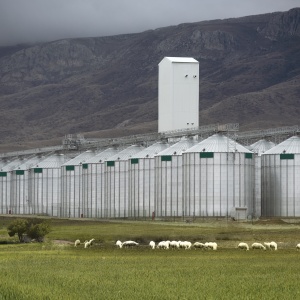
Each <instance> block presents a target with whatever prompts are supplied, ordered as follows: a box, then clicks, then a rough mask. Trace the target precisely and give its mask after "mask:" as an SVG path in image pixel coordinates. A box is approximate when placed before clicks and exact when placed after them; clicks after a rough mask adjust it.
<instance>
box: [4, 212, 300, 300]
mask: <svg viewBox="0 0 300 300" xmlns="http://www.w3.org/2000/svg"><path fill="white" fill-rule="evenodd" d="M11 220H12V217H10V218H9V217H4V216H3V217H0V267H1V272H0V299H14V300H15V299H257V298H260V299H300V287H299V279H300V275H299V266H300V263H299V260H300V251H299V252H297V251H296V249H295V246H296V244H297V243H299V242H300V223H299V224H298V223H287V222H283V221H281V220H277V221H276V222H275V221H257V222H254V223H252V222H251V223H250V222H249V223H240V222H233V221H228V220H210V221H208V220H196V221H195V222H194V223H191V224H187V223H184V222H180V221H178V222H160V221H154V222H152V221H107V222H104V221H92V220H59V219H52V220H51V224H52V231H51V233H50V234H48V235H47V236H46V239H45V242H43V243H28V244H20V243H18V240H17V238H16V237H12V238H11V237H9V236H8V234H7V230H6V226H7V225H8V224H9V222H11ZM78 238H79V239H80V240H81V241H84V240H89V239H91V238H95V243H94V245H93V246H92V247H91V248H88V249H84V247H83V245H80V246H78V247H76V248H75V247H74V241H75V240H76V239H78ZM118 239H120V240H122V241H124V240H128V239H133V240H135V241H138V242H139V243H140V245H139V246H138V247H137V248H132V249H119V248H116V246H115V245H114V244H115V242H116V240H118ZM167 239H169V240H173V239H174V240H189V241H191V242H195V241H202V242H206V241H216V242H217V243H218V250H217V251H207V250H206V251H205V250H199V249H197V250H194V249H191V250H184V249H180V250H161V249H155V250H152V249H150V248H149V246H148V244H149V241H150V240H154V241H156V242H158V241H160V240H167ZM271 240H274V241H276V242H277V243H278V251H261V250H250V251H242V250H238V249H236V246H237V245H238V243H239V242H240V241H244V242H248V243H249V244H251V243H253V242H256V241H257V242H264V241H271Z"/></svg>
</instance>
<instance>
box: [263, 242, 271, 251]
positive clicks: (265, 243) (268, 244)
mask: <svg viewBox="0 0 300 300" xmlns="http://www.w3.org/2000/svg"><path fill="white" fill-rule="evenodd" d="M264 245H265V247H266V249H269V250H270V249H271V243H268V242H264Z"/></svg>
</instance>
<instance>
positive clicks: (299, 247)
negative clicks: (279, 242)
mask: <svg viewBox="0 0 300 300" xmlns="http://www.w3.org/2000/svg"><path fill="white" fill-rule="evenodd" d="M296 250H297V251H298V250H300V243H299V244H297V245H296Z"/></svg>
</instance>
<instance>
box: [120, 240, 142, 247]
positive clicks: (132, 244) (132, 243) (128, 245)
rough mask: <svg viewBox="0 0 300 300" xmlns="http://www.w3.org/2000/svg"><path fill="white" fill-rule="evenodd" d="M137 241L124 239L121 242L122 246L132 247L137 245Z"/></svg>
mask: <svg viewBox="0 0 300 300" xmlns="http://www.w3.org/2000/svg"><path fill="white" fill-rule="evenodd" d="M138 245H139V243H137V242H134V241H125V242H123V244H122V247H134V246H138Z"/></svg>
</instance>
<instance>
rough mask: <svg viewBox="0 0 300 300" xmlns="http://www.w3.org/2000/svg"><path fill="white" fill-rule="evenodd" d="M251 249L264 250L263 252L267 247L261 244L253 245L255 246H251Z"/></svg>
mask: <svg viewBox="0 0 300 300" xmlns="http://www.w3.org/2000/svg"><path fill="white" fill-rule="evenodd" d="M251 248H252V249H262V250H266V247H265V246H264V245H263V244H261V243H253V244H252V245H251Z"/></svg>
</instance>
